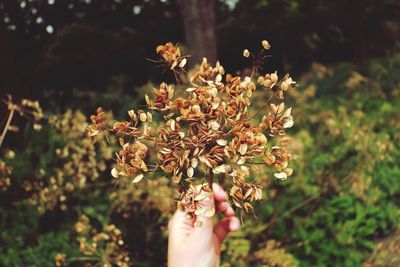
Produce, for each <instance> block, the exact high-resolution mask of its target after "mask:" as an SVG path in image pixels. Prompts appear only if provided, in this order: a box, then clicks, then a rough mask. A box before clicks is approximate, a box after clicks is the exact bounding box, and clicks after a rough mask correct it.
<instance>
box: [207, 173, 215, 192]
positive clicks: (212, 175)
mask: <svg viewBox="0 0 400 267" xmlns="http://www.w3.org/2000/svg"><path fill="white" fill-rule="evenodd" d="M213 183H214V173H213V172H212V169H211V168H210V175H209V176H208V185H209V187H210V189H211V190H212V185H213Z"/></svg>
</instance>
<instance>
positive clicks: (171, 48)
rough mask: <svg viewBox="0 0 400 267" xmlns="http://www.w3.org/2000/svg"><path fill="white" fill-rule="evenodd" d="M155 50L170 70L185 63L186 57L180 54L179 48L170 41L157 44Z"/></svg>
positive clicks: (181, 66)
mask: <svg viewBox="0 0 400 267" xmlns="http://www.w3.org/2000/svg"><path fill="white" fill-rule="evenodd" d="M156 52H157V54H159V55H160V56H161V57H162V59H163V60H164V61H165V63H166V64H167V65H168V67H169V68H170V69H171V70H173V69H175V68H176V67H177V66H178V67H179V68H183V67H184V66H185V65H186V58H185V57H183V56H182V55H181V50H180V49H179V47H177V46H175V45H173V44H172V43H171V42H168V43H166V44H165V45H159V46H157V48H156Z"/></svg>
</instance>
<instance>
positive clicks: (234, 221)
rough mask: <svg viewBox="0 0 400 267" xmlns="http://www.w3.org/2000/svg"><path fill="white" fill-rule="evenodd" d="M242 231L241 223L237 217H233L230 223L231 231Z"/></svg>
mask: <svg viewBox="0 0 400 267" xmlns="http://www.w3.org/2000/svg"><path fill="white" fill-rule="evenodd" d="M239 229H240V222H239V219H238V218H237V217H231V218H230V222H229V231H231V232H237V231H239Z"/></svg>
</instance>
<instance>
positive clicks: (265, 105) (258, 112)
mask: <svg viewBox="0 0 400 267" xmlns="http://www.w3.org/2000/svg"><path fill="white" fill-rule="evenodd" d="M273 96H274V94H273V93H272V95H271V96H270V97H269V98H268V100H267V102H265V104H264V105H263V106H262V107H261V108H260V109H259V110H258V111H257V112H256V114H254V115H253V116H252V117H251V118H250V120H252V119H254V118H255V117H256V116H257V115H258V114H260V112H262V111H263V110H264V109H265V108H266V107H267V106H268V103H269V101H271V99H272V97H273Z"/></svg>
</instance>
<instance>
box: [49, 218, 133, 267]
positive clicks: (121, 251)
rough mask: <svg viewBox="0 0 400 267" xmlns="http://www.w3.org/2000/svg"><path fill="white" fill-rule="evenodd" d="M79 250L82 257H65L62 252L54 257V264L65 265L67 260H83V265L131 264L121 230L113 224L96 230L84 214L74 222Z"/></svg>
mask: <svg viewBox="0 0 400 267" xmlns="http://www.w3.org/2000/svg"><path fill="white" fill-rule="evenodd" d="M75 232H76V234H77V238H76V239H77V241H78V242H79V250H80V252H81V253H82V254H83V255H84V257H76V258H73V257H71V258H67V257H66V255H64V254H57V255H56V257H55V263H56V266H65V265H66V263H67V262H73V261H80V260H84V261H85V262H86V263H85V266H104V267H111V266H119V267H129V266H131V259H130V256H129V253H128V252H127V250H126V246H125V242H124V240H123V237H122V232H121V230H119V229H118V228H117V227H116V226H115V225H113V224H111V225H106V226H104V227H103V229H102V231H100V232H99V231H97V230H96V229H95V228H93V227H92V226H91V225H90V220H89V218H88V217H87V216H86V215H82V216H80V218H79V221H78V222H77V223H76V224H75Z"/></svg>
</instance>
